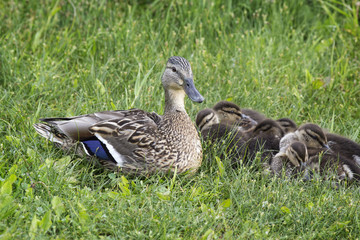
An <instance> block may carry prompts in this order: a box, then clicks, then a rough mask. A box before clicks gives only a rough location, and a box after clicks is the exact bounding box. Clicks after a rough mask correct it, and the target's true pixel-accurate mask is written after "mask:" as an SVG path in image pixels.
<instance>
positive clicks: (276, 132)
mask: <svg viewBox="0 0 360 240" xmlns="http://www.w3.org/2000/svg"><path fill="white" fill-rule="evenodd" d="M253 135H254V136H257V135H262V136H267V137H271V138H275V139H278V140H280V139H281V138H282V137H283V136H284V130H282V128H281V126H280V125H279V124H278V123H277V122H276V121H274V120H272V119H265V120H264V121H262V122H260V123H259V124H258V125H257V126H256V127H255V129H254V131H253Z"/></svg>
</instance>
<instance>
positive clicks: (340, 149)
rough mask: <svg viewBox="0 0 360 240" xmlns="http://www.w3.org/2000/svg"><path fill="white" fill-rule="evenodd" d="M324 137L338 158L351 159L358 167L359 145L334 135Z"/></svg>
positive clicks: (359, 157) (359, 160) (359, 161)
mask: <svg viewBox="0 0 360 240" xmlns="http://www.w3.org/2000/svg"><path fill="white" fill-rule="evenodd" d="M326 137H327V140H328V142H329V146H330V148H331V150H333V151H334V152H335V153H336V154H338V155H340V156H343V157H345V158H347V159H352V160H353V161H354V162H355V163H356V164H357V165H359V166H360V144H358V143H356V142H355V141H353V140H351V139H349V138H346V137H343V136H340V135H337V134H334V133H327V134H326Z"/></svg>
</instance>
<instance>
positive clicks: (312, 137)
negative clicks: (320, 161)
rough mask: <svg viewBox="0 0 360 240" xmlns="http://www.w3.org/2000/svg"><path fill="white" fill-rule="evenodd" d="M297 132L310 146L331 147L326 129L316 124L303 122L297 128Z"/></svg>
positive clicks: (300, 138) (302, 140)
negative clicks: (328, 143)
mask: <svg viewBox="0 0 360 240" xmlns="http://www.w3.org/2000/svg"><path fill="white" fill-rule="evenodd" d="M295 133H296V135H297V136H298V138H299V140H300V141H301V142H303V143H305V145H306V146H307V147H308V148H326V149H329V146H328V145H327V138H326V135H325V133H324V131H323V130H322V128H321V127H319V126H318V125H316V124H313V123H307V124H303V125H301V126H300V127H299V129H298V130H296V132H295Z"/></svg>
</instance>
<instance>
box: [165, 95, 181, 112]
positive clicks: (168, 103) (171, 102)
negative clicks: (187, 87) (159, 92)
mask: <svg viewBox="0 0 360 240" xmlns="http://www.w3.org/2000/svg"><path fill="white" fill-rule="evenodd" d="M184 98H185V92H184V91H182V90H173V89H165V111H164V114H167V113H172V112H176V111H181V112H185V105H184Z"/></svg>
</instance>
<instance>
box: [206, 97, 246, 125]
mask: <svg viewBox="0 0 360 240" xmlns="http://www.w3.org/2000/svg"><path fill="white" fill-rule="evenodd" d="M213 109H214V111H215V112H216V114H217V115H218V117H219V120H220V121H221V122H226V123H228V124H235V123H236V122H238V121H239V120H241V119H243V115H242V113H241V109H240V107H239V106H238V105H236V104H235V103H232V102H228V101H220V102H218V103H216V104H215V105H214V107H213Z"/></svg>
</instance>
